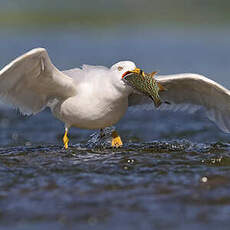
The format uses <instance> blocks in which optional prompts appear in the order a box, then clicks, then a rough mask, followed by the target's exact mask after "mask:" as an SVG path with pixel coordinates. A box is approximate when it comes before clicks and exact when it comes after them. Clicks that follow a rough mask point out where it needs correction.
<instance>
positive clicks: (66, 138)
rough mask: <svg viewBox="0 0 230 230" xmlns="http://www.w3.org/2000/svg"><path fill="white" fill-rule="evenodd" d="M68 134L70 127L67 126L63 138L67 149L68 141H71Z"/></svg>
mask: <svg viewBox="0 0 230 230" xmlns="http://www.w3.org/2000/svg"><path fill="white" fill-rule="evenodd" d="M67 134H68V128H65V135H64V136H63V139H62V140H63V143H64V147H65V149H68V143H69V138H68V136H67Z"/></svg>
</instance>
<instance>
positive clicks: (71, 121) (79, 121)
mask: <svg viewBox="0 0 230 230" xmlns="http://www.w3.org/2000/svg"><path fill="white" fill-rule="evenodd" d="M127 108H128V97H120V96H118V95H116V94H114V95H113V96H112V95H109V94H103V95H100V94H99V93H98V94H95V93H94V94H90V93H82V94H81V93H79V94H78V95H76V96H74V97H70V98H68V99H67V100H65V101H64V102H63V103H62V104H60V105H59V106H58V107H57V108H56V109H54V111H53V112H54V115H55V116H57V117H58V118H59V119H60V120H62V121H63V122H64V123H65V124H67V125H68V126H75V127H78V128H83V129H100V128H105V127H109V126H112V125H115V124H116V123H117V122H118V121H119V120H120V119H121V118H122V117H123V116H124V114H125V112H126V110H127Z"/></svg>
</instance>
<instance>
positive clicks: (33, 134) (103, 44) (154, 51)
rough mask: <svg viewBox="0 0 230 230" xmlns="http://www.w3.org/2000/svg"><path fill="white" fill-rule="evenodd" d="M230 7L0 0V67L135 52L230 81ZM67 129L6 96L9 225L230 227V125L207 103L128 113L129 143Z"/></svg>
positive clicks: (102, 61) (2, 211)
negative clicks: (95, 144) (100, 143)
mask: <svg viewBox="0 0 230 230" xmlns="http://www.w3.org/2000/svg"><path fill="white" fill-rule="evenodd" d="M229 12H230V1H227V0H161V1H157V0H151V1H150V0H116V1H112V0H97V1H89V0H84V1H80V0H66V1H63V0H56V1H55V0H50V1H48V0H36V1H31V0H8V1H6V0H0V68H2V67H3V66H5V65H6V64H8V63H9V62H10V61H12V60H13V59H14V58H16V57H17V56H19V55H21V54H23V53H25V52H27V51H28V50H30V49H32V48H35V47H44V48H46V49H47V51H48V53H49V55H50V57H51V59H52V61H53V63H54V64H55V65H56V66H57V68H59V69H60V70H65V69H69V68H74V67H80V66H81V65H82V64H92V65H106V66H111V65H112V64H114V63H116V62H118V61H120V60H132V61H134V62H135V63H136V65H137V66H138V67H140V68H143V69H144V70H145V71H146V72H150V71H159V72H160V74H173V73H183V72H193V73H199V74H203V75H205V76H207V77H209V78H211V79H213V80H215V81H217V82H219V83H221V84H223V85H224V86H225V87H227V88H229V89H230V13H229ZM182 96H183V95H182ZM63 126H64V125H63V124H62V123H61V122H60V121H58V120H56V119H55V118H54V117H53V116H52V114H51V113H50V111H49V110H48V109H46V110H44V111H42V112H41V113H39V114H37V115H36V116H31V117H23V116H22V115H20V113H19V112H18V111H16V110H14V109H10V108H8V107H6V106H4V105H3V104H1V105H0V178H1V179H0V229H4V230H10V229H13V230H31V229H33V230H34V229H35V230H36V229H39V230H40V229H43V230H46V229H57V230H60V229H76V226H77V228H78V229H85V230H86V229H94V230H102V229H115V230H116V229H121V228H122V229H126V230H129V229H132V230H135V229H138V230H139V229H145V230H150V229H151V230H153V229H157V230H161V229H163V230H165V229H169V230H172V229H176V230H184V229H186V230H193V229H197V230H203V229H209V230H216V229H223V230H224V229H229V216H230V205H229V204H230V195H229V191H230V183H229V181H230V176H229V175H230V170H229V169H230V157H229V156H230V154H229V153H230V144H229V134H228V135H227V134H224V133H222V132H221V131H220V130H219V129H217V128H216V126H215V125H214V124H213V123H212V122H210V121H209V120H207V118H205V116H204V112H203V111H200V112H198V113H196V114H184V113H182V112H177V113H171V112H159V111H153V110H150V111H144V110H133V111H128V112H127V114H126V116H125V117H124V118H123V119H122V120H121V121H120V122H119V123H118V125H117V129H118V132H119V133H120V135H121V137H122V139H123V142H124V143H125V145H124V147H123V148H120V149H112V148H111V149H110V148H106V149H104V148H99V149H95V148H87V147H86V146H85V145H78V144H79V143H80V144H85V143H86V142H87V140H89V136H90V134H92V133H93V132H94V131H89V130H80V129H77V128H72V129H71V130H70V133H69V137H70V145H71V146H72V145H75V144H76V146H74V147H73V148H72V147H70V148H69V150H68V151H65V150H63V148H62V135H63V133H64V127H63ZM146 142H147V143H146ZM15 146H16V147H15Z"/></svg>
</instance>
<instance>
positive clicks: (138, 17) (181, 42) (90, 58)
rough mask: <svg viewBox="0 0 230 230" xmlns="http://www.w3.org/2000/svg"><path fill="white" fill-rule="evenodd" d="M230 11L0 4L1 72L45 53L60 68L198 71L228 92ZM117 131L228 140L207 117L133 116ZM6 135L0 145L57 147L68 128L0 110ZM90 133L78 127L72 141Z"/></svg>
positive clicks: (188, 1)
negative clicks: (124, 63) (123, 63)
mask: <svg viewBox="0 0 230 230" xmlns="http://www.w3.org/2000/svg"><path fill="white" fill-rule="evenodd" d="M229 10H230V2H229V1H227V0H226V1H225V0H222V1H217V0H201V1H200V0H174V1H171V0H164V1H157V0H156V1H154V0H152V1H150V0H142V1H140V0H116V1H112V0H111V1H108V0H98V1H89V0H84V1H80V0H75V1H74V0H69V1H61V0H56V1H46V0H37V1H30V0H17V1H16V0H15V1H13V0H9V1H6V0H0V67H1V68H2V67H3V66H4V65H6V64H8V63H9V62H10V61H11V60H12V59H14V58H16V57H17V56H19V55H21V54H23V53H24V52H26V51H28V50H30V49H32V48H35V47H44V48H46V49H47V51H48V53H49V55H50V57H51V59H52V61H53V63H54V64H55V65H56V66H57V67H58V68H59V69H61V70H65V69H69V68H74V67H79V66H81V65H82V64H92V65H106V66H111V65H112V64H114V63H116V62H118V61H120V60H132V61H134V62H135V63H136V65H137V66H139V67H141V68H143V69H144V70H145V71H146V72H148V71H153V70H156V71H159V72H160V74H173V73H182V72H193V73H200V74H203V75H205V76H207V77H209V78H211V79H213V80H215V81H217V82H219V83H221V84H223V85H224V86H226V87H227V88H230V78H229V77H230V30H229V28H230V14H229V12H230V11H229ZM156 120H157V121H158V122H156ZM182 121H183V122H182ZM38 124H39V125H38ZM156 124H157V125H156ZM137 127H138V132H137V131H136V129H137ZM118 128H119V129H120V130H121V133H123V138H125V139H127V140H133V141H148V140H152V139H174V138H179V139H181V138H185V139H189V140H194V141H204V142H205V141H207V142H209V141H216V140H228V138H227V136H226V135H225V134H223V133H222V132H220V131H219V130H218V129H217V128H216V127H215V126H214V125H213V124H212V123H211V122H209V121H208V120H206V118H205V117H204V116H203V113H199V114H195V115H187V114H183V113H177V114H176V113H169V112H156V113H153V112H152V111H135V112H128V114H127V115H126V117H125V118H124V119H123V120H122V121H121V122H120V123H119V124H118ZM0 130H1V132H0V137H1V138H0V144H1V145H18V144H31V143H46V144H51V143H61V136H62V134H63V124H62V123H60V122H59V121H56V120H55V119H53V118H52V116H51V115H50V113H49V112H48V110H46V111H44V112H42V113H40V114H38V115H37V116H35V117H27V118H25V117H22V116H21V115H20V114H19V113H17V112H15V111H14V110H9V109H8V108H6V107H4V106H1V108H0ZM90 133H92V132H91V131H84V130H78V129H72V130H71V136H72V138H71V141H72V143H77V142H79V141H84V140H85V139H86V138H87V137H88V136H89V134H90Z"/></svg>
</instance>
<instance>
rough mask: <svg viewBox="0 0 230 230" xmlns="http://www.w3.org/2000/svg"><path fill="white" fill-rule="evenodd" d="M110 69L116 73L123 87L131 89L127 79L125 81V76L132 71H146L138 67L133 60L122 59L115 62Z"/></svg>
mask: <svg viewBox="0 0 230 230" xmlns="http://www.w3.org/2000/svg"><path fill="white" fill-rule="evenodd" d="M110 69H111V71H113V73H114V74H115V76H116V80H118V81H117V82H118V83H119V85H120V86H121V87H122V88H128V89H130V86H129V85H127V84H126V82H125V81H123V78H124V77H125V76H126V75H127V74H130V73H138V74H142V73H144V72H143V71H142V70H141V69H139V68H137V67H136V65H135V63H134V62H132V61H120V62H118V63H116V64H114V65H113V66H112V67H111V68H110Z"/></svg>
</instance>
